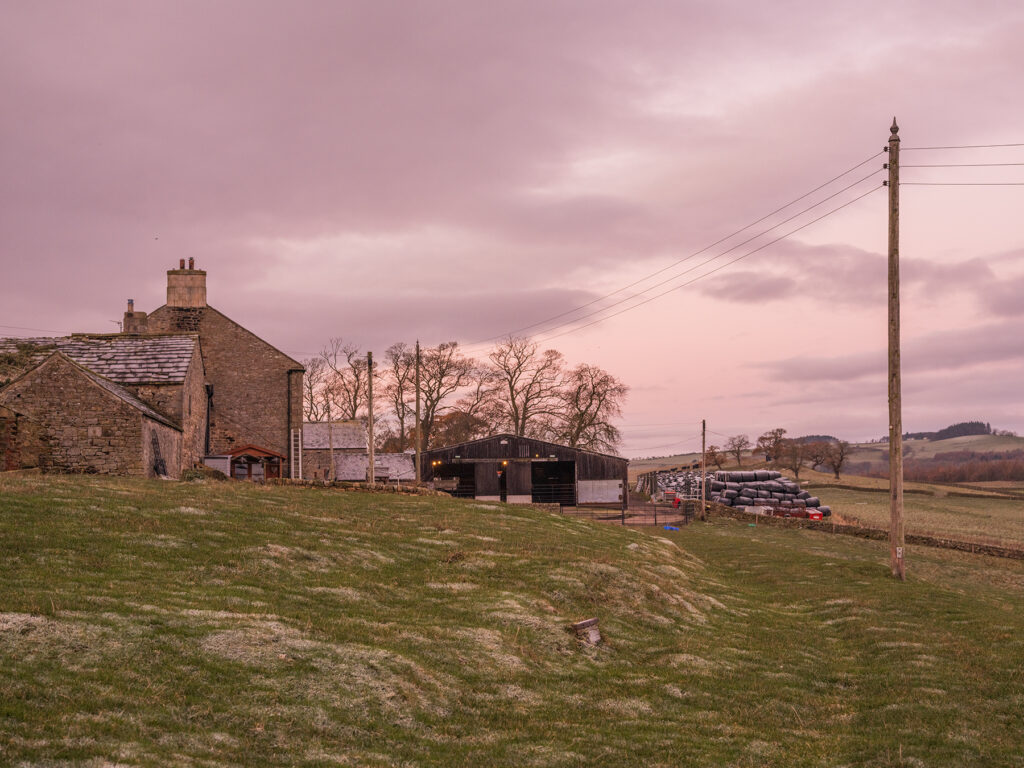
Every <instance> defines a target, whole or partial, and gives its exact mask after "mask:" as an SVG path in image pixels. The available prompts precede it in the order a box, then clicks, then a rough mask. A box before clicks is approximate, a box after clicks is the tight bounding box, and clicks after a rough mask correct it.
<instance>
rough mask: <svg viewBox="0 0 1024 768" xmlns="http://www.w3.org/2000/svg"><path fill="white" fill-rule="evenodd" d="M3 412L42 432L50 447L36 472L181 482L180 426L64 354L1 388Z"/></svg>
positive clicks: (50, 359)
mask: <svg viewBox="0 0 1024 768" xmlns="http://www.w3.org/2000/svg"><path fill="white" fill-rule="evenodd" d="M0 404H2V405H4V406H6V407H7V408H8V409H9V410H17V412H19V413H22V414H25V415H26V416H27V417H28V418H29V419H31V420H34V421H35V422H36V423H38V424H40V425H41V426H42V429H43V432H44V433H45V435H46V438H47V439H46V443H47V446H46V452H45V456H44V457H43V458H42V460H41V461H40V462H38V464H39V465H42V466H44V467H45V468H47V469H59V470H62V471H66V472H90V473H92V472H95V473H103V474H111V475H143V476H150V477H152V476H155V475H168V476H170V477H178V476H179V475H180V474H181V469H182V462H183V460H186V461H187V460H188V459H186V458H185V457H184V456H183V439H182V438H183V430H182V427H181V425H180V424H176V423H175V422H174V421H172V420H171V419H169V418H168V417H167V416H165V415H164V414H162V413H160V412H158V411H156V410H154V409H153V408H152V407H150V406H149V405H147V404H146V403H144V402H143V401H142V400H140V399H139V398H138V397H137V396H136V395H134V394H133V393H132V392H130V391H129V390H128V389H127V388H125V387H122V386H120V385H118V384H116V383H114V382H113V381H111V380H110V379H105V378H103V377H102V376H98V375H97V374H95V373H93V372H92V371H90V370H89V369H87V368H84V367H82V366H81V365H79V364H78V363H76V362H75V361H74V360H72V359H71V358H70V357H68V356H67V355H65V354H64V353H63V352H54V353H52V354H51V355H50V356H49V357H47V358H46V359H45V360H44V361H43V362H42V363H40V364H39V365H37V366H35V367H33V368H31V369H30V370H28V371H26V372H25V373H24V374H22V375H21V376H19V377H18V378H16V379H15V380H14V381H12V382H11V383H10V384H8V385H7V386H6V387H4V389H3V390H2V391H0ZM21 447H22V446H21V445H19V448H21Z"/></svg>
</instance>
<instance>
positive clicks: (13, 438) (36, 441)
mask: <svg viewBox="0 0 1024 768" xmlns="http://www.w3.org/2000/svg"><path fill="white" fill-rule="evenodd" d="M49 461H50V452H49V445H48V441H47V439H46V432H45V430H44V429H43V427H42V425H41V424H39V423H38V422H36V421H33V420H32V419H29V418H27V417H26V416H24V415H22V414H20V413H17V412H16V411H12V410H11V409H10V408H5V407H3V406H0V472H8V471H11V470H15V469H35V468H37V467H42V468H44V469H45V468H47V467H48V466H49Z"/></svg>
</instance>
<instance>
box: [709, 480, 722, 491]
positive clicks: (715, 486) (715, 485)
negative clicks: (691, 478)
mask: <svg viewBox="0 0 1024 768" xmlns="http://www.w3.org/2000/svg"><path fill="white" fill-rule="evenodd" d="M708 487H709V488H710V489H711V490H712V491H724V490H725V483H723V482H721V481H719V480H712V481H711V482H710V483H708Z"/></svg>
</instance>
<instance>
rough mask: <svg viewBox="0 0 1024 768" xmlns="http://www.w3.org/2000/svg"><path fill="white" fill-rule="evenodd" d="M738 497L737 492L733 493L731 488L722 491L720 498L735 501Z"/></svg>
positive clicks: (738, 493)
mask: <svg viewBox="0 0 1024 768" xmlns="http://www.w3.org/2000/svg"><path fill="white" fill-rule="evenodd" d="M739 495H740V492H739V491H734V490H732V489H731V488H730V489H729V490H728V491H722V498H723V499H735V498H736V497H737V496H739Z"/></svg>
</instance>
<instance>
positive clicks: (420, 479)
mask: <svg viewBox="0 0 1024 768" xmlns="http://www.w3.org/2000/svg"><path fill="white" fill-rule="evenodd" d="M421 450H422V442H421V441H420V340H419V339H416V482H417V483H421V482H423V467H422V465H421V463H420V462H421V460H422V457H421V456H420V451H421Z"/></svg>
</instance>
